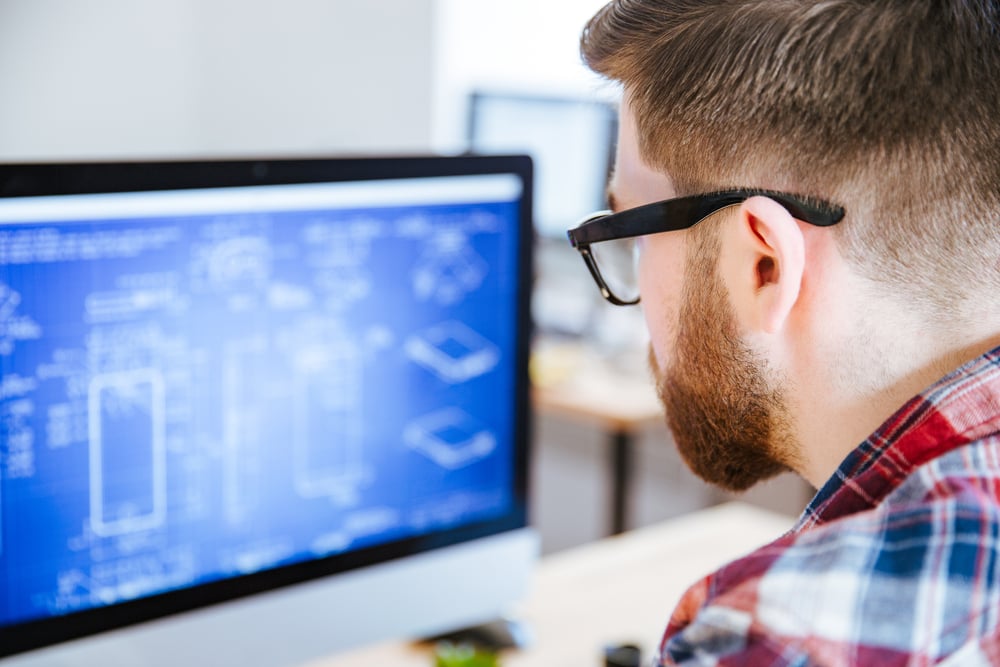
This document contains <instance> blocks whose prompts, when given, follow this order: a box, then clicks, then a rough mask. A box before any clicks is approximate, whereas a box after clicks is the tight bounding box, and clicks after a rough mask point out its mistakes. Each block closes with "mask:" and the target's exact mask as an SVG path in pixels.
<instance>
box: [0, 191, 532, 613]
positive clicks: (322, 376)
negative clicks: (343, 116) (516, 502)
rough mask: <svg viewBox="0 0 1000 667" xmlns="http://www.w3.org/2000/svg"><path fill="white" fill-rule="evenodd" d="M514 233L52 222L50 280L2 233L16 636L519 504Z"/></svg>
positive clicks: (2, 443) (317, 213) (494, 208)
mask: <svg viewBox="0 0 1000 667" xmlns="http://www.w3.org/2000/svg"><path fill="white" fill-rule="evenodd" d="M240 197H241V198H242V194H241V195H240ZM233 201H237V200H233ZM338 205H339V204H338ZM178 210H179V211H186V210H185V209H184V208H183V207H182V208H180V209H178ZM514 210H515V209H514V208H513V207H512V206H511V205H510V204H509V203H505V202H485V203H479V202H477V203H467V202H465V201H460V202H458V203H448V204H447V205H441V206H437V205H435V204H427V205H424V204H415V205H410V204H403V205H398V204H394V203H392V202H389V203H386V202H382V201H381V200H380V201H378V202H376V205H372V206H370V207H367V208H366V207H364V206H359V207H358V208H356V209H355V208H336V207H333V208H331V209H329V210H325V209H312V208H308V209H307V208H291V209H289V210H278V211H274V212H272V211H270V210H268V211H264V212H260V213H256V212H255V213H254V214H252V215H249V214H242V213H239V212H236V213H232V214H230V213H226V212H224V211H219V210H214V209H213V210H208V211H205V212H204V213H201V212H196V213H191V214H188V213H187V212H181V213H170V214H167V215H162V216H160V217H156V216H153V217H143V218H141V219H140V218H136V219H121V220H119V219H107V220H105V219H103V218H102V219H100V220H97V221H90V220H88V221H87V223H86V224H79V221H53V222H51V224H49V223H46V229H44V230H40V231H31V230H29V231H30V234H31V239H40V240H34V241H32V243H33V244H34V245H32V246H31V248H28V249H29V250H32V253H35V250H33V248H35V247H36V246H38V247H41V246H40V245H39V244H41V243H42V241H43V240H45V239H49V240H48V241H45V242H46V243H48V244H49V245H52V244H57V245H53V247H55V248H56V250H58V252H57V253H55V254H53V256H52V257H51V258H49V259H46V260H45V261H44V262H41V261H38V262H35V261H34V260H33V259H32V257H33V256H34V255H33V254H31V253H27V251H25V252H24V253H21V254H12V252H8V253H7V254H6V255H5V254H4V246H3V244H4V242H5V241H4V237H3V234H4V233H13V232H5V231H4V230H0V368H2V372H0V457H2V460H0V472H2V474H0V501H2V503H3V506H2V507H0V510H2V511H0V518H2V519H4V522H3V525H2V526H0V537H2V538H3V541H2V542H0V588H2V589H4V591H3V594H4V604H0V624H2V622H3V621H4V620H5V617H4V616H3V615H4V614H5V613H8V612H7V610H10V611H9V614H8V616H9V617H10V618H15V617H17V615H22V616H24V617H29V616H31V615H33V614H34V615H38V616H42V615H45V614H48V613H50V611H51V610H59V613H69V612H72V611H76V610H83V609H89V608H93V607H96V606H100V605H104V604H111V603H114V602H115V601H118V600H124V599H131V598H134V597H141V596H144V595H147V594H155V593H162V592H164V591H168V590H171V589H172V588H175V587H179V586H186V585H188V584H190V582H192V581H199V582H201V581H211V580H213V579H224V578H226V577H228V576H231V575H232V574H233V573H235V572H251V571H256V570H259V569H263V568H267V567H270V566H272V565H274V564H277V563H282V564H283V563H287V562H291V561H292V560H293V559H296V558H311V557H313V556H315V555H317V554H326V553H330V554H332V553H336V552H341V551H345V550H349V549H355V548H363V547H367V546H374V545H378V544H382V543H384V542H386V541H389V540H392V539H397V538H398V537H401V536H409V535H416V534H418V532H419V531H421V530H431V529H434V528H435V527H437V526H440V525H444V524H448V525H450V524H451V523H454V522H457V521H464V520H467V519H468V520H478V519H479V518H480V517H483V516H491V515H492V514H491V513H495V510H496V509H497V508H498V507H501V506H502V505H503V504H504V503H506V502H509V500H508V498H507V496H505V495H504V494H503V493H502V492H501V491H502V483H503V480H504V477H503V475H504V473H505V471H507V470H509V469H510V468H511V467H512V466H513V457H510V456H507V447H508V443H510V442H512V441H513V439H514V438H513V437H512V432H513V429H514V428H515V426H516V424H515V422H514V420H513V419H511V418H510V414H509V412H508V408H507V401H501V400H494V397H496V396H500V395H501V393H502V392H505V391H506V388H507V386H508V384H509V377H508V375H507V374H505V373H498V372H497V371H496V369H497V367H498V366H500V365H501V364H502V363H504V362H505V361H507V355H508V354H509V352H508V348H507V347H506V346H507V344H508V343H506V342H501V341H511V340H513V336H512V334H511V332H510V327H511V326H512V325H511V323H510V322H508V321H506V320H505V318H499V317H490V316H488V314H487V315H484V313H483V310H484V308H488V307H489V305H488V304H496V303H502V302H505V301H504V300H507V301H509V300H510V298H511V292H510V291H509V286H508V285H507V284H506V283H505V282H504V281H501V280H489V278H490V277H491V276H492V277H495V276H494V274H492V273H491V272H492V271H493V269H492V268H491V267H493V266H497V265H500V264H501V261H503V262H507V263H510V261H511V260H510V259H509V257H507V254H509V253H510V251H511V248H513V247H514V246H513V245H511V244H507V243H505V242H504V241H503V240H502V239H503V238H505V237H502V236H501V235H502V234H505V233H506V232H507V231H508V230H509V229H510V228H511V222H512V221H513V220H514V219H513V218H512V217H511V216H513V215H514ZM11 224H12V227H16V224H15V223H11ZM17 224H20V223H17ZM43 232H44V233H43ZM25 233H26V234H27V233H28V232H25ZM8 245H9V242H8ZM53 252H55V251H53ZM35 254H37V253H35ZM501 254H503V256H502V258H501ZM5 258H6V259H5ZM11 258H14V259H17V261H16V262H15V261H14V259H11ZM473 292H474V293H475V299H471V298H468V297H469V296H470V295H472V293H473ZM465 383H469V385H468V386H463V385H465ZM472 383H475V387H474V391H471V390H472V389H473V387H472ZM456 399H457V400H460V401H461V405H460V407H459V405H458V404H457V403H456ZM487 459H488V460H489V462H490V463H489V465H483V466H476V465H475V464H476V463H477V462H481V461H484V460H487ZM412 467H415V469H416V470H418V471H419V472H420V473H421V474H424V475H425V479H414V476H413V475H412V474H411V471H412V470H413V468H412ZM426 473H432V474H426ZM25 508H27V509H25ZM37 526H44V527H45V530H38V529H37ZM23 563H32V564H33V565H32V566H31V567H25V566H23ZM35 563H37V567H36V566H35V565H34V564H35ZM4 568H7V569H4Z"/></svg>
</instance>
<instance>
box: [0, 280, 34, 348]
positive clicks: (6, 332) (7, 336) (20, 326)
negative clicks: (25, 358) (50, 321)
mask: <svg viewBox="0 0 1000 667" xmlns="http://www.w3.org/2000/svg"><path fill="white" fill-rule="evenodd" d="M20 303H21V295H20V294H19V293H18V292H16V291H14V290H13V289H11V288H10V287H9V286H8V285H5V284H3V283H0V355H5V356H6V355H8V354H10V353H12V352H13V351H14V342H15V341H18V340H31V339H35V338H38V337H40V336H41V333H42V332H41V328H40V327H39V326H38V324H37V323H36V322H35V321H34V320H32V319H31V318H30V317H27V316H18V315H17V307H18V306H19V305H20Z"/></svg>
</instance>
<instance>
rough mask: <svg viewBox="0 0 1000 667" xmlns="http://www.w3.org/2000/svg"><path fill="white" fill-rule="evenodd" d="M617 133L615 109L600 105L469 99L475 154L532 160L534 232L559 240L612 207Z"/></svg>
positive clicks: (496, 96)
mask: <svg viewBox="0 0 1000 667" xmlns="http://www.w3.org/2000/svg"><path fill="white" fill-rule="evenodd" d="M616 133H617V115H616V112H615V109H614V107H612V105H610V104H607V103H605V102H601V101H598V100H593V99H576V98H572V97H556V96H551V97H547V96H540V95H529V94H511V93H500V92H477V93H474V94H473V95H472V96H471V99H470V105H469V148H470V150H471V151H473V152H475V153H485V154H489V153H510V152H518V153H527V154H528V155H531V157H532V159H533V160H534V164H535V170H536V192H537V193H538V194H537V198H536V205H535V228H536V230H537V231H538V233H539V234H540V235H542V236H543V237H555V238H558V239H559V240H560V241H565V238H566V230H567V229H569V228H570V227H573V226H575V225H576V224H577V223H578V222H580V220H581V219H582V218H583V217H584V216H586V215H588V214H590V213H593V212H594V211H598V210H601V209H604V208H607V201H606V200H607V198H606V194H605V190H606V188H607V183H608V175H609V172H610V169H611V165H612V162H613V160H614V144H615V135H616Z"/></svg>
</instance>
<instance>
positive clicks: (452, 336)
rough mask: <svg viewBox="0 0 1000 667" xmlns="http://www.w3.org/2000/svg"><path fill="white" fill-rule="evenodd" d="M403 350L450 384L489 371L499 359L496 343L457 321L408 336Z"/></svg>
mask: <svg viewBox="0 0 1000 667" xmlns="http://www.w3.org/2000/svg"><path fill="white" fill-rule="evenodd" d="M404 349H405V351H406V355H407V356H408V357H410V359H412V360H413V361H415V362H417V363H418V364H420V365H421V366H424V367H425V368H427V369H429V370H431V371H433V372H434V373H435V374H437V376H438V377H440V378H441V379H442V380H444V381H445V382H449V383H451V384H458V383H460V382H465V381H466V380H470V379H472V378H474V377H478V376H480V375H483V374H485V373H488V372H490V371H491V370H493V368H495V367H496V365H497V363H498V362H499V361H500V350H499V349H498V348H497V346H496V345H494V344H493V343H491V342H490V341H488V340H486V339H485V338H483V337H482V336H480V335H479V334H478V333H476V332H475V331H473V330H472V329H470V328H469V327H468V326H466V325H465V324H463V323H461V322H458V321H457V320H456V321H450V322H444V323H442V324H438V325H435V326H433V327H431V328H429V329H426V330H424V331H421V332H420V333H419V334H414V335H412V336H410V337H409V338H408V339H407V340H406V344H405V346H404Z"/></svg>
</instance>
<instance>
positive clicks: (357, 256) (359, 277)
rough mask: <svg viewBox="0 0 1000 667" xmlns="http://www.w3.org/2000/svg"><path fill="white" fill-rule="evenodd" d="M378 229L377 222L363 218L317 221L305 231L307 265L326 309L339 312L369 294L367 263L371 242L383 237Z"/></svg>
mask: <svg viewBox="0 0 1000 667" xmlns="http://www.w3.org/2000/svg"><path fill="white" fill-rule="evenodd" d="M382 228H383V225H382V223H381V222H380V221H379V220H377V219H374V218H367V217H359V218H355V219H351V220H338V221H328V220H321V219H320V220H317V221H315V222H314V223H313V224H311V225H310V226H309V227H308V228H306V230H305V232H304V235H303V240H304V241H305V242H306V243H307V244H308V246H309V253H308V255H307V263H308V265H309V266H310V267H311V268H312V269H313V270H314V271H315V275H314V281H315V285H316V286H317V287H318V288H319V289H320V290H321V291H322V292H323V295H324V297H323V302H324V304H325V305H326V306H327V307H328V308H330V309H332V310H337V311H339V310H343V309H344V308H346V307H347V306H350V305H351V304H353V303H356V302H358V301H361V300H363V299H365V298H367V297H368V295H369V294H370V293H371V289H372V286H371V284H372V278H371V275H370V270H369V268H368V266H367V263H368V258H369V256H370V255H371V245H372V242H373V240H374V239H376V238H378V236H379V235H381V234H382V233H383V229H382Z"/></svg>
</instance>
